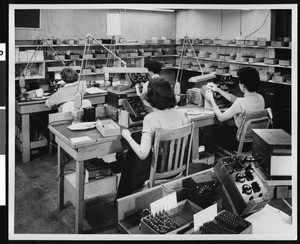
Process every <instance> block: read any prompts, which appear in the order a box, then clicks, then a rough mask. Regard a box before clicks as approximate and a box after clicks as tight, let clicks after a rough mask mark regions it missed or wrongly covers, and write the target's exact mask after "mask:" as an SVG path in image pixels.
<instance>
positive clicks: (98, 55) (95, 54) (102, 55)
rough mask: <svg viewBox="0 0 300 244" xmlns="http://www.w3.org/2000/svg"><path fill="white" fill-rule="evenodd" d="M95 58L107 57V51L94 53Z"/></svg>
mask: <svg viewBox="0 0 300 244" xmlns="http://www.w3.org/2000/svg"><path fill="white" fill-rule="evenodd" d="M93 58H99V59H105V58H106V54H105V53H93Z"/></svg>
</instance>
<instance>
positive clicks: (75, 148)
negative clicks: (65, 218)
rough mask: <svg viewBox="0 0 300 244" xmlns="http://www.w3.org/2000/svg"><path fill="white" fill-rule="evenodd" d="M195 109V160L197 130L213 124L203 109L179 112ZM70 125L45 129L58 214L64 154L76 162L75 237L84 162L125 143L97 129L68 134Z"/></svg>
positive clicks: (120, 148) (80, 227)
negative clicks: (53, 158) (52, 149)
mask: <svg viewBox="0 0 300 244" xmlns="http://www.w3.org/2000/svg"><path fill="white" fill-rule="evenodd" d="M189 108H193V109H198V110H199V111H201V112H202V113H201V114H200V115H193V116H190V117H191V120H192V121H194V122H195V131H197V132H196V133H194V134H196V135H195V136H194V139H195V140H196V141H195V143H194V146H193V148H195V149H194V153H193V154H195V157H197V158H198V146H199V145H198V139H199V135H198V134H199V128H200V127H202V126H206V125H210V124H213V123H214V122H215V121H214V115H212V114H205V111H206V110H205V109H204V108H198V107H197V106H195V105H187V106H185V107H180V108H179V109H189ZM70 124H71V121H68V122H60V123H54V124H51V125H49V126H48V128H49V130H50V131H51V132H52V133H53V134H54V135H55V141H56V143H57V145H58V154H57V165H58V175H61V177H60V178H59V182H58V196H59V197H58V201H59V203H58V206H59V209H60V210H61V209H62V208H63V206H64V189H65V187H64V158H65V157H64V155H65V152H67V153H68V154H69V155H70V156H72V157H73V158H74V159H75V160H76V193H75V194H76V197H75V198H74V199H75V201H74V203H73V205H74V206H75V212H76V220H75V223H76V224H75V225H76V226H75V229H76V233H81V232H82V230H83V215H84V161H85V160H88V159H92V158H96V157H101V156H104V155H107V154H111V153H115V152H120V151H123V150H124V149H126V148H128V147H129V145H128V143H127V142H126V141H125V140H124V139H121V136H112V137H106V138H104V137H103V136H102V135H101V134H100V133H99V131H98V130H97V129H92V130H87V131H71V130H69V129H68V128H67V127H68V126H69V125H70ZM80 136H89V137H90V138H92V140H90V141H86V142H81V143H78V144H73V143H72V142H71V140H70V138H72V137H80Z"/></svg>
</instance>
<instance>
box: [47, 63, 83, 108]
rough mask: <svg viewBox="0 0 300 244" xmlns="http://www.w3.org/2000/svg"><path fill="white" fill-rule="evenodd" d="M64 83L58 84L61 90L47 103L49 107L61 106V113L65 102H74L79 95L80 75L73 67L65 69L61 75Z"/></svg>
mask: <svg viewBox="0 0 300 244" xmlns="http://www.w3.org/2000/svg"><path fill="white" fill-rule="evenodd" d="M60 76H61V79H62V81H59V82H58V85H59V86H60V88H59V89H58V90H57V91H56V92H55V93H53V94H52V95H51V96H50V97H49V98H48V99H47V100H46V102H45V105H46V106H47V107H50V108H52V107H54V106H59V107H58V110H59V111H60V112H61V106H60V105H62V104H64V103H65V102H68V101H72V100H74V97H75V95H76V93H77V80H78V77H79V76H78V73H77V72H76V70H74V69H72V68H71V67H66V68H64V69H63V70H62V71H61V73H60Z"/></svg>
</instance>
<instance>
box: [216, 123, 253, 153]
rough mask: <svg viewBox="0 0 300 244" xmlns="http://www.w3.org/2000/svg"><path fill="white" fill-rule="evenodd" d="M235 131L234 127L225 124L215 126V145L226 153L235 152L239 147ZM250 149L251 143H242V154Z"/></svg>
mask: <svg viewBox="0 0 300 244" xmlns="http://www.w3.org/2000/svg"><path fill="white" fill-rule="evenodd" d="M237 129H238V128H237V127H236V126H235V125H228V124H227V123H222V124H221V125H219V126H216V137H215V140H216V144H217V145H219V146H221V147H222V148H224V149H226V150H228V151H237V150H238V147H239V141H238V140H237V139H236V132H237ZM251 149H252V143H251V142H246V143H244V146H243V150H242V151H243V152H247V151H250V150H251Z"/></svg>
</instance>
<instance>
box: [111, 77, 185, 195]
mask: <svg viewBox="0 0 300 244" xmlns="http://www.w3.org/2000/svg"><path fill="white" fill-rule="evenodd" d="M147 101H148V102H149V103H150V104H151V106H152V107H154V108H156V109H155V110H154V111H153V112H151V113H149V114H147V115H146V116H145V118H144V121H143V130H142V137H141V142H140V143H138V142H136V141H135V140H134V139H133V138H132V137H131V134H130V131H129V130H127V129H124V130H122V136H123V137H124V138H125V139H126V140H127V142H128V143H129V145H130V147H131V149H129V150H128V152H127V153H126V156H125V158H124V160H123V162H121V163H123V165H122V168H123V169H122V175H121V179H120V183H119V188H118V192H117V197H116V198H121V197H124V196H127V195H130V194H132V193H133V192H134V191H135V190H136V189H138V188H140V187H142V186H143V184H144V182H145V181H146V180H148V179H149V174H150V166H151V158H152V153H151V145H152V143H153V139H154V138H153V137H154V132H155V130H156V129H169V128H176V127H180V126H183V125H186V124H188V123H189V119H188V118H187V117H186V115H185V114H184V113H183V112H182V111H180V110H179V109H175V108H174V107H175V105H176V99H175V95H174V91H173V89H172V87H171V85H170V83H169V82H168V81H166V80H164V79H162V78H157V79H155V80H152V81H151V82H150V83H149V87H148V93H147Z"/></svg>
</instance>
